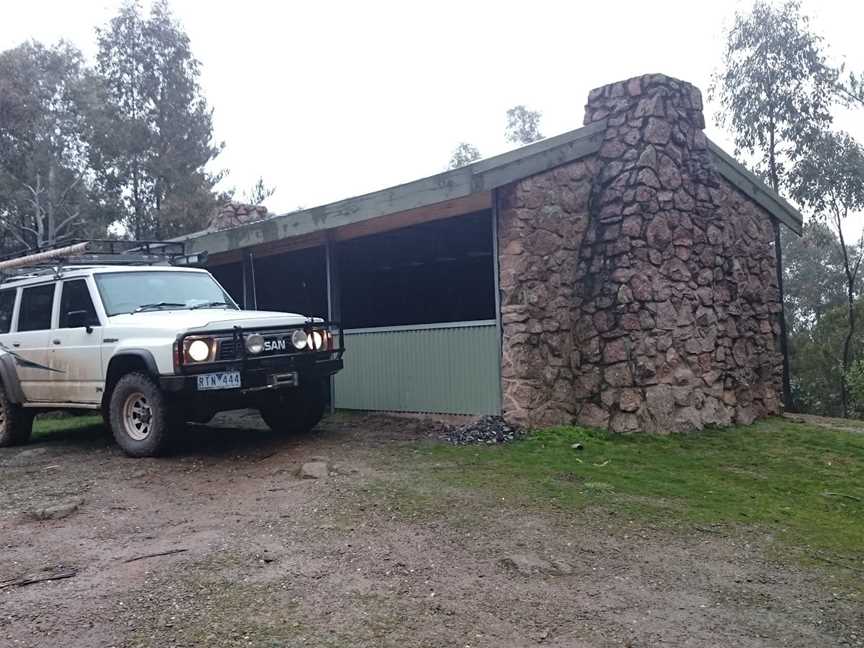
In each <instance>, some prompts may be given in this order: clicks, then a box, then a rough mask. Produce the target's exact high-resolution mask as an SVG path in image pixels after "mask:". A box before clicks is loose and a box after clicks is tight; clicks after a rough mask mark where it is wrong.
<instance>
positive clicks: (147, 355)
mask: <svg viewBox="0 0 864 648" xmlns="http://www.w3.org/2000/svg"><path fill="white" fill-rule="evenodd" d="M123 358H136V359H139V360H141V361H142V362H143V363H144V367H146V369H147V373H148V374H150V377H151V378H153V379H154V380H159V367H158V366H157V365H156V359H155V358H154V357H153V353H151V352H150V350H149V349H122V350H121V351H119V352H118V353H115V354H114V355H113V356H111V360H109V361H108V367H107V371H106V372H105V379H106V382H107V379H108V376H110V375H111V367H112V366H113V365H114V363H115V362H117V361H120V360H122V359H123ZM106 387H107V385H106Z"/></svg>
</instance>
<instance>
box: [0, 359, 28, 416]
mask: <svg viewBox="0 0 864 648" xmlns="http://www.w3.org/2000/svg"><path fill="white" fill-rule="evenodd" d="M15 367H16V364H15V356H14V355H12V354H11V353H8V352H6V351H3V350H2V349H0V380H2V382H3V388H4V389H5V390H6V397H7V398H8V399H9V400H10V401H12V402H13V403H15V404H16V405H20V404H21V403H23V402H24V392H23V391H22V389H21V382H20V381H19V380H18V370H17V369H16V368H15Z"/></svg>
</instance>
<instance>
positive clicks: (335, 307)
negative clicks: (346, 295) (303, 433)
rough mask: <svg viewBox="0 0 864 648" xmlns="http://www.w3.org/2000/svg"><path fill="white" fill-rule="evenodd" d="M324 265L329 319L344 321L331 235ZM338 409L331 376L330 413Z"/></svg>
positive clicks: (337, 257) (328, 238) (336, 261)
mask: <svg viewBox="0 0 864 648" xmlns="http://www.w3.org/2000/svg"><path fill="white" fill-rule="evenodd" d="M324 265H325V268H326V270H327V319H328V320H330V321H331V322H341V321H342V290H341V285H340V282H339V255H338V254H337V247H336V242H335V241H333V240H332V239H331V237H330V236H328V237H327V238H326V240H325V241H324ZM335 411H336V377H335V376H330V413H331V414H332V413H333V412H335Z"/></svg>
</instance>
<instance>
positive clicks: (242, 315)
mask: <svg viewBox="0 0 864 648" xmlns="http://www.w3.org/2000/svg"><path fill="white" fill-rule="evenodd" d="M342 352H343V349H342V333H341V330H340V329H339V328H338V327H337V326H334V325H330V324H327V323H325V322H324V321H323V320H321V319H310V318H307V317H305V316H302V315H297V314H292V313H278V312H266V311H246V310H241V309H240V308H239V307H238V306H237V304H236V303H235V302H234V300H232V299H231V297H230V296H229V295H228V293H227V292H226V291H225V290H224V289H223V288H222V287H221V286H220V285H219V283H218V282H217V281H216V280H215V279H214V278H213V276H212V275H210V273H209V272H207V271H205V270H200V269H195V268H181V267H173V266H164V265H163V266H159V265H156V266H112V265H104V266H58V267H56V268H53V269H50V270H48V271H43V272H42V273H41V274H40V273H36V274H31V275H27V276H23V277H19V278H12V279H7V280H6V281H5V282H3V283H2V284H0V381H2V385H0V446H4V445H11V444H16V443H23V442H25V441H26V440H27V439H28V438H29V436H30V432H31V428H32V425H33V417H34V415H35V414H36V413H37V412H40V411H46V410H55V409H70V408H71V409H75V408H77V409H93V410H101V411H102V414H103V417H104V419H105V421H106V423H108V424H109V425H110V427H111V430H112V432H113V434H114V438H115V439H116V440H117V443H118V444H119V445H120V447H121V448H122V449H123V450H124V451H125V452H126V453H127V454H128V455H131V456H135V457H142V456H152V455H156V454H158V453H159V452H160V451H161V450H163V449H164V448H165V444H166V442H167V440H168V438H169V435H170V431H171V429H172V427H173V426H175V425H178V424H181V423H183V422H185V421H197V422H206V421H208V420H210V418H211V417H212V416H213V415H214V414H215V413H216V412H219V411H223V410H230V409H238V408H245V407H252V408H256V409H258V410H259V411H260V412H261V415H262V417H263V419H264V421H265V422H266V423H267V425H269V426H270V427H271V428H272V429H274V430H285V431H291V432H300V431H306V430H309V429H311V428H312V427H314V426H315V425H316V424H317V423H318V421H319V420H320V419H321V416H322V414H323V412H324V407H325V399H326V396H325V394H326V388H325V386H326V384H327V379H328V377H329V376H330V375H332V374H334V373H336V372H337V371H339V370H340V369H341V368H342Z"/></svg>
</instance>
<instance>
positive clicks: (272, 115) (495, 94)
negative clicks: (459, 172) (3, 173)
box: [0, 0, 864, 212]
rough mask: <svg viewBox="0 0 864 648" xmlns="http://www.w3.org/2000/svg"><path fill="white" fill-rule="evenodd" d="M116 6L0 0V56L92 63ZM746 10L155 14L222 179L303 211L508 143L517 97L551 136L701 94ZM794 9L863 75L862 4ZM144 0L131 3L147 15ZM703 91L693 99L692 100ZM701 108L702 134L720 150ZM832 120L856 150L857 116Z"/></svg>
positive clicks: (342, 6)
mask: <svg viewBox="0 0 864 648" xmlns="http://www.w3.org/2000/svg"><path fill="white" fill-rule="evenodd" d="M119 4H120V2H119V0H75V1H72V0H26V1H24V2H21V1H19V0H14V1H12V0H0V15H2V19H0V49H6V48H8V47H13V46H15V45H17V44H19V43H20V42H21V41H23V40H26V39H31V38H32V39H37V40H41V41H43V42H48V43H50V42H54V41H56V40H57V39H60V38H65V39H67V40H69V41H71V42H73V43H74V44H75V45H77V46H78V47H79V48H81V49H82V50H83V51H84V53H85V54H86V55H87V56H89V57H90V58H91V60H92V57H93V56H94V55H95V34H94V28H95V27H96V26H100V25H104V24H105V23H106V22H107V21H108V20H109V19H110V18H111V17H112V16H113V15H114V14H115V13H116V11H117V8H118V6H119ZM749 4H750V3H749V2H740V1H735V0H727V1H725V2H724V1H722V0H715V1H714V2H701V1H694V0H686V1H677V0H668V1H663V0H655V1H654V2H644V1H642V2H627V1H622V0H618V1H616V2H590V3H588V2H572V1H571V2H542V1H540V0H535V1H534V2H531V3H526V2H524V1H520V2H511V1H509V0H506V1H502V0H496V1H494V2H491V1H490V2H480V1H476V2H469V1H466V0H461V1H458V2H450V1H445V0H438V1H437V2H424V3H418V2H410V1H406V0H401V1H397V2H377V1H374V0H365V1H363V2H357V1H356V0H355V1H347V2H341V1H334V0H330V1H329V2H303V3H300V2H281V1H275V0H274V1H271V2H268V1H265V0H243V1H242V2H236V1H235V2H218V1H213V0H211V1H206V0H173V1H172V3H171V6H172V8H173V11H174V13H175V15H176V16H177V18H178V19H179V21H180V22H181V23H182V25H183V27H184V28H185V29H186V31H187V33H188V34H189V37H190V38H191V41H192V50H193V52H194V54H195V56H196V57H197V58H198V59H199V60H200V61H201V63H202V84H203V87H204V92H205V94H206V96H207V99H208V101H209V102H210V105H211V106H212V107H213V108H214V109H215V113H214V122H215V123H214V125H215V132H216V137H217V139H219V140H223V141H224V142H225V143H226V147H225V151H224V153H223V154H222V155H221V156H220V157H219V158H218V160H217V165H216V166H217V167H218V168H224V169H228V170H229V171H230V173H229V175H228V178H227V179H226V181H225V185H226V186H234V187H237V188H240V189H241V190H242V189H245V188H247V187H249V186H251V185H252V184H253V183H254V181H255V180H256V179H257V178H258V176H259V175H260V176H263V177H264V179H265V181H266V182H267V183H268V184H271V185H275V186H276V187H277V192H276V193H275V194H274V196H273V197H272V198H271V199H270V201H269V202H268V207H269V208H270V209H271V210H272V211H276V212H283V211H289V210H292V209H294V208H296V207H298V206H304V207H312V206H315V205H318V204H322V203H326V202H330V201H333V200H337V199H340V198H345V197H349V196H354V195H357V194H361V193H365V192H368V191H374V190H376V189H381V188H384V187H387V186H390V185H393V184H397V183H400V182H406V181H410V180H413V179H416V178H419V177H421V176H425V175H430V174H433V173H437V172H439V171H441V170H443V169H444V168H445V167H446V165H447V161H448V159H449V157H450V154H451V152H452V150H453V148H454V147H455V145H456V144H457V143H458V142H460V141H463V140H464V141H468V142H471V143H472V144H474V145H475V146H477V147H478V148H479V149H480V151H481V153H482V154H483V155H484V156H488V155H493V154H495V153H500V152H502V151H504V150H507V148H508V145H507V143H506V142H505V141H504V135H503V134H504V125H505V112H506V110H507V109H508V108H510V107H511V106H513V105H515V104H519V103H524V104H526V105H528V106H529V107H530V108H533V109H536V110H540V111H541V112H542V113H543V119H542V130H543V133H544V134H545V135H554V134H557V133H561V132H564V131H567V130H571V129H573V128H577V127H579V126H581V125H582V115H583V107H584V104H585V99H586V97H587V94H588V91H589V90H590V89H591V88H593V87H596V86H599V85H604V84H606V83H609V82H612V81H616V80H620V79H625V78H628V77H631V76H636V75H639V74H643V73H649V72H663V73H666V74H669V75H672V76H676V77H679V78H681V79H684V80H686V81H690V82H691V83H694V84H695V85H697V86H698V87H700V88H701V89H702V90H703V92H705V93H706V94H707V87H708V84H709V79H710V76H711V73H712V71H713V70H714V69H715V68H716V66H717V65H718V64H719V62H720V57H721V51H722V38H723V31H724V28H725V27H727V26H728V25H729V24H730V23H731V20H732V17H733V14H734V12H735V10H736V8H742V7H748V6H749ZM855 4H856V3H853V2H848V1H843V0H834V1H822V2H815V1H812V0H810V1H805V3H804V9H805V11H806V12H807V13H808V14H809V15H810V16H811V17H812V19H813V24H814V27H815V29H816V30H817V31H818V32H819V33H821V34H822V35H823V36H824V37H825V39H826V40H827V42H828V44H829V46H830V50H831V53H832V54H833V55H834V56H835V57H836V58H837V59H838V60H840V59H845V60H847V61H848V62H849V64H850V65H851V67H853V68H855V69H859V70H861V69H864V39H862V38H861V24H862V17H864V11H861V10H860V9H858V10H856V9H853V7H854V6H855ZM149 5H150V2H149V0H144V6H145V8H149ZM706 99H707V97H706ZM714 110H715V107H713V106H711V105H710V104H709V105H708V106H706V119H707V121H708V122H709V126H708V128H707V132H708V135H709V136H710V137H712V138H713V139H714V140H715V141H717V142H718V143H719V144H721V146H724V148H727V150H729V151H730V152H731V149H732V147H731V145H730V144H729V138H728V136H727V135H726V134H724V133H723V132H722V131H720V130H719V129H718V128H717V127H716V126H715V125H714V120H713V112H714ZM839 122H840V125H841V126H842V127H843V128H846V129H847V130H850V131H852V132H853V134H855V135H856V136H857V137H858V138H859V139H861V140H864V111H859V112H858V113H857V114H852V113H845V114H843V115H841V117H840V120H839Z"/></svg>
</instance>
